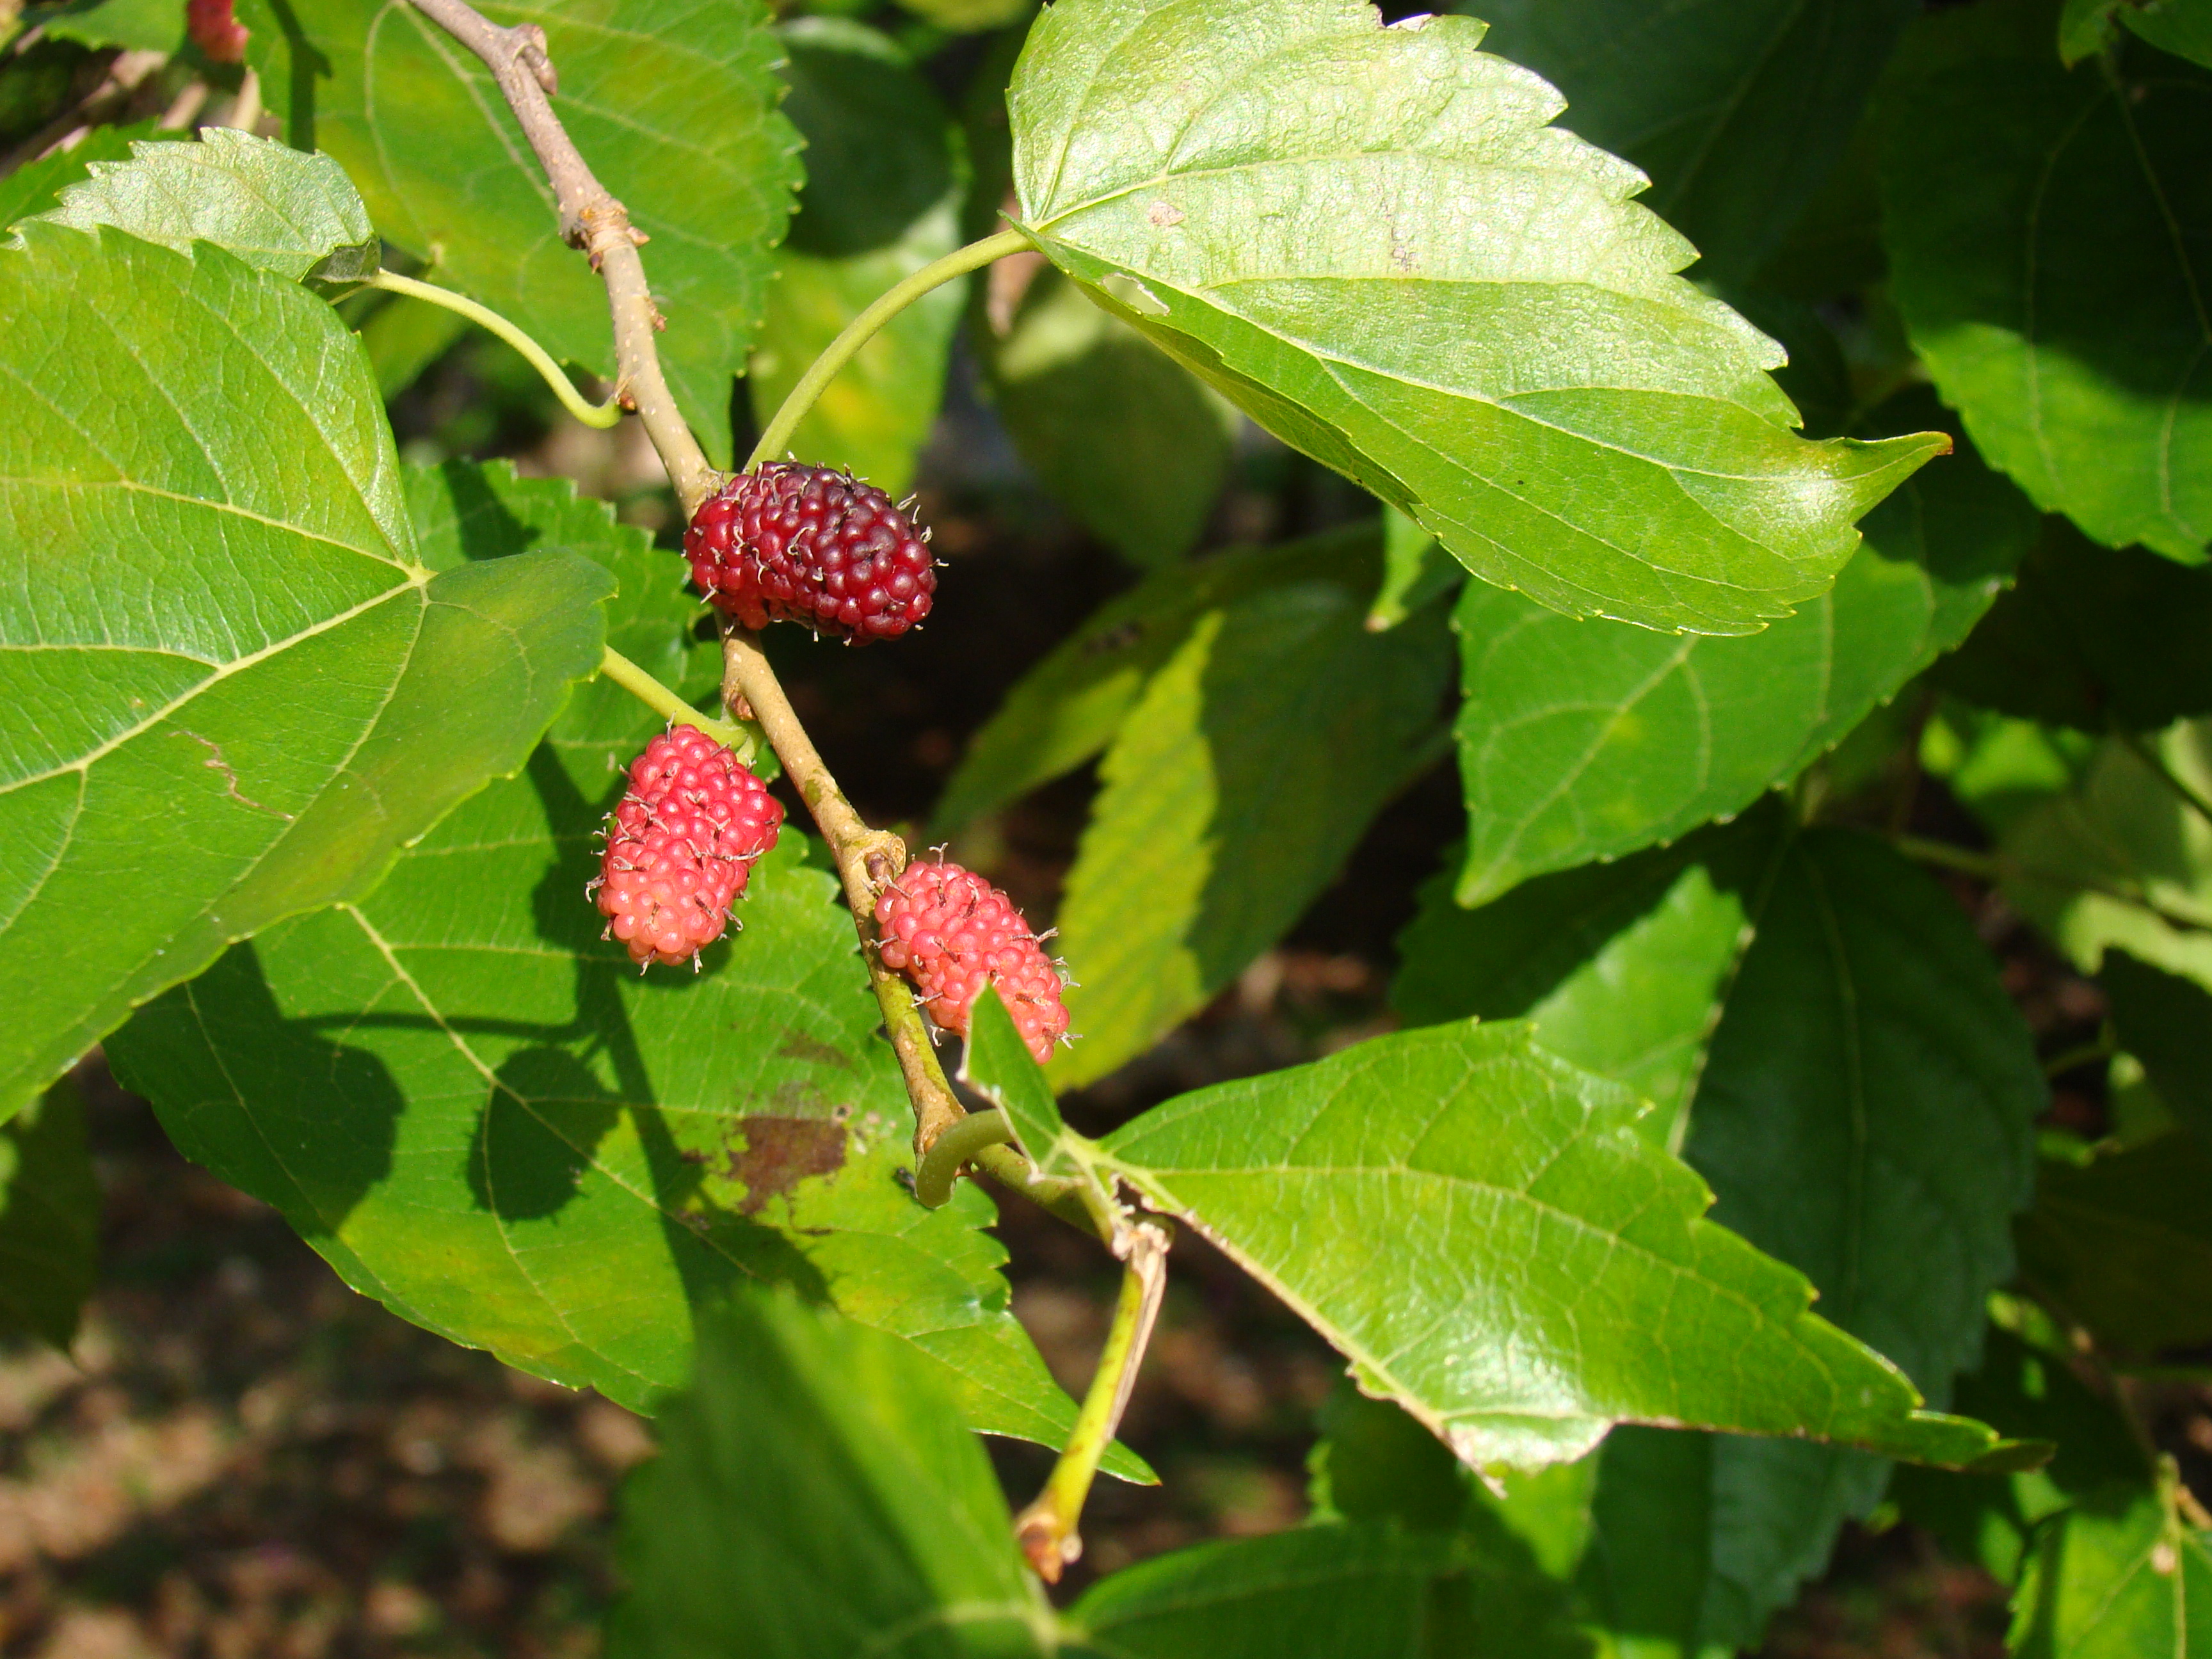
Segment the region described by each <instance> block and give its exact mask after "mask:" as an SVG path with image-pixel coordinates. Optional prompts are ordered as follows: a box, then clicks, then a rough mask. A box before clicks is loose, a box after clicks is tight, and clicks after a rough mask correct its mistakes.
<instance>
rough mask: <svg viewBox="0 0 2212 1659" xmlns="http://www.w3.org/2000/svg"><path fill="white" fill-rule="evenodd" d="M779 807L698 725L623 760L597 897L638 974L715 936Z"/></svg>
mask: <svg viewBox="0 0 2212 1659" xmlns="http://www.w3.org/2000/svg"><path fill="white" fill-rule="evenodd" d="M782 823H783V807H782V805H781V803H779V802H778V801H777V800H776V799H775V798H774V797H773V796H771V795H770V794H769V793H768V790H767V789H766V787H763V784H762V783H761V781H760V780H759V779H758V778H757V777H755V776H754V775H752V773H751V772H750V770H748V769H747V768H746V767H745V765H744V763H743V762H742V761H740V760H738V757H737V756H736V755H735V754H734V753H732V751H731V750H727V749H725V748H723V747H722V745H721V744H719V743H716V742H715V741H714V739H713V738H710V737H708V735H707V734H706V733H705V732H702V731H700V730H698V729H697V728H696V726H677V727H675V728H674V729H673V730H671V731H670V732H667V733H666V734H665V735H664V736H661V737H658V738H654V739H653V742H652V743H651V744H649V745H647V749H646V751H645V752H644V753H643V754H642V755H640V756H639V757H637V758H636V759H635V761H632V762H631V763H630V768H629V789H628V790H626V791H625V792H624V793H623V798H622V802H621V804H620V805H617V807H616V808H615V810H614V811H612V812H611V813H610V814H608V816H607V828H606V836H607V850H606V853H605V857H604V858H603V859H602V860H601V862H600V865H599V879H598V880H596V881H594V882H592V884H591V886H590V887H589V888H588V889H586V891H588V892H590V893H592V894H593V895H595V896H597V899H598V902H599V913H600V914H601V915H604V916H605V917H606V919H607V930H606V933H605V935H603V937H605V938H608V939H620V940H621V941H622V942H623V945H624V946H625V947H626V948H627V949H628V950H629V955H630V960H631V961H633V962H635V963H637V964H638V965H639V966H640V967H641V968H642V967H643V966H644V965H645V964H646V963H652V962H665V963H670V964H671V965H674V964H678V963H683V962H684V961H686V960H690V961H691V962H692V963H693V964H694V965H695V966H696V963H697V957H698V952H699V951H701V950H702V948H703V947H705V946H707V945H712V944H713V943H714V941H715V940H716V939H720V938H721V936H722V930H723V928H724V927H725V926H726V925H727V923H728V921H729V919H730V904H731V902H732V900H733V899H735V898H736V897H737V896H738V894H740V893H742V892H744V890H745V882H746V880H747V879H748V878H750V876H751V874H752V866H753V860H755V859H757V858H758V857H760V855H761V854H763V853H765V852H767V851H768V850H769V848H771V847H773V846H775V836H776V831H777V830H778V829H780V828H781V826H782Z"/></svg>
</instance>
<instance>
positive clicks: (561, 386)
mask: <svg viewBox="0 0 2212 1659" xmlns="http://www.w3.org/2000/svg"><path fill="white" fill-rule="evenodd" d="M362 283H364V284H365V285H366V286H368V287H369V288H380V289H384V290H385V291H386V293H389V294H404V295H406V296H407V297H408V298H409V299H410V300H423V301H428V302H429V303H430V304H432V305H434V306H441V307H444V308H445V309H446V310H447V311H451V312H454V313H459V315H461V316H463V317H465V318H467V319H469V320H470V321H471V322H472V323H475V324H477V325H480V326H482V327H483V328H487V329H489V330H490V331H492V332H493V333H494V334H496V335H498V336H499V337H500V338H501V339H502V340H504V341H506V342H507V344H509V345H511V346H513V348H514V349H516V350H517V351H519V352H520V353H521V354H522V355H523V356H524V357H526V358H527V359H528V360H529V362H530V366H531V367H532V368H534V369H536V370H537V371H538V374H541V375H542V376H544V380H545V384H546V385H547V386H550V387H552V388H553V395H554V396H555V397H556V398H559V399H560V400H561V407H562V408H563V409H565V410H568V412H569V413H570V414H571V415H574V416H575V417H576V418H577V419H578V420H580V421H581V422H583V423H584V424H585V425H586V426H591V427H597V428H599V430H601V431H603V432H604V431H605V430H606V429H607V428H609V427H611V426H613V425H614V424H616V423H617V422H619V421H620V420H621V419H622V416H623V412H622V405H621V404H619V403H617V401H616V400H615V399H614V398H608V399H607V401H606V402H605V403H603V404H592V403H586V402H585V401H584V397H583V394H582V393H581V392H578V391H577V390H576V388H575V386H574V385H573V384H572V383H571V382H570V380H569V379H568V375H567V374H565V373H563V372H562V368H561V365H560V364H558V363H556V362H554V361H553V355H552V353H550V352H549V351H547V350H546V349H545V348H544V346H542V345H540V344H538V342H537V341H535V340H533V339H532V338H531V337H529V336H528V335H527V334H525V333H524V332H523V331H521V330H520V329H519V328H517V327H516V326H515V325H513V323H510V322H509V321H507V319H506V318H504V317H502V316H501V315H500V314H499V313H497V312H496V311H494V310H492V309H491V307H489V306H480V305H478V304H477V302H476V301H474V300H471V299H470V298H469V297H468V296H467V295H465V294H456V293H454V292H453V290H452V289H446V288H439V287H437V286H436V285H435V283H418V282H416V280H415V279H414V278H413V277H412V276H398V275H397V274H396V273H394V272H392V271H389V270H380V271H378V272H376V273H375V274H374V276H365V277H363V278H362Z"/></svg>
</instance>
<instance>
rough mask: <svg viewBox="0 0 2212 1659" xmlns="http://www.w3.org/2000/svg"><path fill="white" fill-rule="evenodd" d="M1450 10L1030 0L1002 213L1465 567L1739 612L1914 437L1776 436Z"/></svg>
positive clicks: (1681, 259)
mask: <svg viewBox="0 0 2212 1659" xmlns="http://www.w3.org/2000/svg"><path fill="white" fill-rule="evenodd" d="M1481 38H1482V26H1481V25H1480V24H1479V23H1476V22H1474V21H1472V20H1469V19H1466V18H1456V17H1437V18H1413V19H1408V20H1407V21H1404V22H1401V23H1399V24H1395V25H1393V26H1390V27H1383V25H1382V23H1381V22H1380V21H1379V19H1378V18H1377V17H1376V14H1375V13H1374V11H1373V10H1372V9H1370V7H1368V6H1367V5H1365V4H1364V3H1358V0H1239V3H1237V4H1236V5H1234V6H1232V7H1231V8H1230V9H1227V10H1226V11H1224V10H1223V9H1220V8H1218V7H1211V8H1199V7H1193V6H1188V5H1184V4H1178V3H1175V0H1061V3H1060V4H1057V5H1054V7H1052V8H1051V9H1048V11H1046V12H1045V13H1044V14H1043V15H1042V16H1041V17H1040V18H1039V20H1038V21H1037V23H1036V27H1035V28H1034V29H1033V30H1032V31H1031V33H1030V40H1029V44H1028V46H1027V47H1026V48H1025V50H1024V53H1023V56H1022V60H1021V63H1020V64H1019V66H1018V69H1017V70H1016V73H1015V76H1014V80H1013V83H1012V88H1010V91H1009V94H1008V99H1009V107H1010V109H1011V111H1012V121H1013V131H1014V171H1015V179H1016V184H1017V187H1018V197H1019V202H1020V210H1021V222H1022V224H1023V227H1024V229H1025V230H1026V231H1027V232H1028V234H1030V236H1031V237H1032V238H1033V239H1034V240H1036V244H1037V246H1040V247H1041V248H1042V249H1043V250H1044V251H1045V252H1046V253H1047V254H1048V256H1049V257H1050V258H1052V259H1053V261H1054V264H1058V265H1059V266H1060V268H1061V269H1062V270H1066V272H1068V274H1070V275H1071V276H1074V277H1076V278H1077V279H1078V280H1079V281H1080V282H1082V283H1085V285H1086V288H1087V289H1088V291H1089V292H1090V293H1091V297H1093V298H1094V299H1096V300H1097V301H1099V302H1100V303H1102V304H1103V305H1105V306H1107V307H1109V309H1111V310H1112V311H1113V312H1115V314H1116V315H1118V316H1120V317H1121V318H1122V319H1123V320H1125V321H1127V322H1128V323H1129V324H1130V325H1133V327H1135V328H1137V329H1138V330H1139V331H1141V332H1143V333H1144V334H1146V336H1147V337H1150V338H1151V339H1152V341H1153V343H1155V344H1158V345H1159V346H1161V347H1163V348H1164V349H1166V350H1168V351H1169V352H1170V354H1171V355H1173V356H1176V357H1178V358H1180V359H1181V360H1182V362H1184V363H1185V364H1186V365H1188V367H1189V368H1192V369H1194V371H1195V372H1196V373H1198V374H1200V376H1201V377H1202V378H1204V379H1206V380H1208V381H1210V382H1211V383H1212V385H1214V386H1216V387H1217V388H1218V389H1219V390H1220V391H1222V392H1225V394H1227V395H1228V397H1229V398H1231V400H1232V401H1234V402H1235V403H1237V404H1238V406H1239V407H1241V408H1243V410H1245V412H1246V413H1248V414H1249V415H1251V416H1253V418H1255V420H1257V421H1259V422H1260V423H1261V425H1263V426H1266V427H1267V428H1269V429H1270V430H1271V431H1273V432H1274V433H1275V434H1276V435H1278V436H1279V437H1281V438H1283V439H1284V440H1285V441H1286V442H1289V443H1290V444H1291V445H1292V446H1294V447H1297V448H1299V449H1302V450H1304V452H1305V453H1308V454H1310V455H1312V456H1313V457H1315V458H1316V459H1318V460H1320V461H1322V462H1323V463H1325V464H1326V465H1329V466H1332V467H1334V468H1335V469H1336V470H1337V471H1340V472H1343V473H1345V474H1346V476H1348V477H1352V479H1354V480H1355V481H1356V482H1358V483H1360V484H1362V485H1363V486H1364V487H1365V488H1366V489H1369V490H1370V491H1371V492H1372V493H1374V494H1375V495H1379V496H1381V497H1382V498H1383V500H1384V501H1387V502H1388V503H1389V504H1390V505H1392V506H1394V507H1398V508H1400V509H1401V510H1402V511H1404V512H1406V513H1408V514H1410V515H1411V516H1412V517H1413V518H1414V519H1415V520H1418V521H1419V523H1420V524H1421V525H1422V526H1424V527H1425V528H1426V529H1428V530H1429V531H1430V532H1431V533H1433V534H1434V535H1436V536H1437V538H1438V539H1440V540H1441V541H1442V542H1443V544H1444V546H1445V547H1446V548H1447V549H1448V550H1449V551H1450V552H1451V553H1452V554H1453V555H1454V556H1455V557H1457V558H1458V559H1459V560H1460V561H1461V562H1463V563H1464V564H1466V565H1467V567H1468V568H1469V569H1470V570H1472V571H1474V573H1475V574H1477V575H1479V576H1481V577H1483V578H1484V579H1485V580H1488V581H1491V582H1493V583H1496V584H1498V586H1507V587H1516V588H1519V589H1521V590H1522V591H1524V592H1527V593H1528V594H1529V595H1530V596H1531V597H1532V598H1534V599H1537V600H1539V601H1540V602H1541V603H1542V604H1544V605H1549V606H1552V607H1553V608H1555V609H1557V610H1559V611H1565V612H1566V613H1568V614H1570V615H1573V616H1602V617H1619V618H1621V619H1623V620H1626V621H1632V622H1637V623H1643V624H1644V625H1646V626H1649V627H1652V628H1659V629H1693V630H1697V631H1700V632H1707V633H1721V634H1745V633H1752V632H1755V631H1757V629H1759V626H1760V624H1761V623H1765V622H1766V621H1768V620H1770V619H1771V618H1774V617H1783V616H1787V615H1788V614H1790V611H1791V609H1792V608H1793V607H1794V606H1796V605H1798V604H1800V603H1802V601H1804V600H1806V599H1811V598H1813V597H1814V596H1815V595H1816V594H1818V593H1820V592H1821V591H1822V590H1824V589H1825V588H1826V586H1828V584H1829V583H1830V582H1831V581H1832V580H1833V579H1834V577H1835V574H1836V572H1837V571H1838V569H1840V568H1842V566H1843V565H1844V562H1845V561H1846V560H1847V559H1848V558H1849V557H1850V554H1851V551H1852V549H1853V548H1854V547H1855V546H1856V545H1857V535H1856V533H1855V532H1853V530H1852V529H1851V525H1852V523H1853V521H1854V520H1857V518H1858V517H1859V516H1860V515H1861V514H1862V513H1865V512H1866V511H1867V510H1868V509H1869V508H1870V507H1873V506H1874V505H1875V503H1876V502H1877V501H1880V500H1881V498H1882V497H1883V496H1884V495H1887V494H1888V493H1889V491H1890V490H1892V489H1895V488H1896V486H1897V485H1898V484H1899V483H1902V482H1903V481H1904V479H1905V477H1906V476H1907V475H1908V474H1910V473H1911V471H1913V470H1914V468H1916V467H1917V466H1918V465H1920V464H1921V463H1922V462H1923V461H1925V460H1926V459H1928V458H1929V456H1931V455H1934V454H1936V453H1940V452H1941V451H1942V449H1943V448H1944V447H1946V443H1945V441H1944V440H1943V439H1942V437H1941V436H1940V435H1919V436H1915V437H1905V438H1897V439H1892V440H1887V441H1883V442H1881V443H1876V444H1863V443H1857V442H1853V441H1846V440H1834V441H1828V442H1825V443H1809V442H1808V441H1805V440H1803V439H1802V438H1800V437H1799V436H1798V435H1796V433H1795V432H1794V431H1793V430H1792V428H1794V427H1795V425H1796V410H1794V409H1793V408H1792V407H1791V406H1790V402H1789V400H1788V399H1787V398H1784V396H1783V394H1782V392H1780V390H1779V389H1778V387H1777V386H1775V384H1774V382H1773V381H1772V380H1771V379H1769V378H1768V375H1767V373H1766V371H1767V370H1769V369H1771V368H1775V367H1776V366H1777V365H1778V363H1779V362H1781V355H1780V351H1779V349H1778V348H1777V347H1776V346H1775V345H1774V344H1773V343H1772V342H1771V341H1770V340H1768V339H1767V338H1766V337H1765V336H1763V335H1761V334H1760V333H1759V331H1757V330H1755V329H1753V327H1752V326H1751V325H1749V324H1747V323H1746V322H1745V321H1744V320H1743V319H1741V317H1738V316H1737V315H1736V314H1735V313H1734V312H1732V311H1730V310H1729V309H1728V307H1726V306H1724V305H1723V304H1721V303H1720V302H1719V301H1716V300H1713V299H1711V298H1709V297H1708V296H1706V295H1704V294H1702V293H1700V292H1699V291H1698V290H1697V289H1694V288H1692V286H1690V284H1689V283H1686V282H1685V281H1683V280H1682V279H1681V278H1680V276H1677V275H1675V273H1676V272H1677V271H1679V270H1680V269H1681V268H1682V267H1683V266H1684V265H1686V264H1688V263H1689V261H1690V259H1691V258H1692V248H1691V247H1690V245H1689V244H1688V243H1687V242H1686V241H1685V240H1682V238H1681V237H1680V236H1679V235H1677V234H1675V233H1674V232H1673V231H1671V230H1669V229H1668V228H1667V227H1666V226H1665V225H1664V224H1663V223H1662V222H1661V221H1660V220H1659V219H1658V218H1656V216H1654V215H1652V214H1651V213H1650V211H1649V210H1647V209H1645V208H1644V207H1641V206H1639V205H1638V204H1635V203H1633V202H1632V200H1631V199H1630V198H1631V197H1633V196H1634V195H1635V194H1636V193H1637V192H1638V191H1639V190H1641V189H1642V188H1643V187H1644V178H1643V176H1642V175H1641V174H1640V173H1638V172H1637V171H1636V170H1635V169H1634V168H1633V167H1629V166H1628V165H1626V163H1624V162H1621V161H1617V160H1615V159H1614V158H1613V157H1612V156H1609V155H1606V154H1605V153H1604V152H1603V151H1601V150H1599V149H1595V148H1593V147H1592V146H1590V145H1588V144H1585V143H1583V142H1581V141H1580V140H1578V139H1577V138H1575V137H1572V136H1571V135H1570V134H1569V133H1567V132H1565V131H1561V130H1560V129H1559V128H1557V127H1555V126H1551V125H1547V123H1548V122H1550V121H1551V119H1552V118H1553V117H1554V116H1556V115H1558V114H1559V112H1560V110H1561V108H1562V103H1561V100H1560V99H1559V96H1558V94H1556V93H1554V92H1553V90H1552V89H1551V88H1549V87H1548V86H1547V85H1546V84H1545V83H1544V82H1542V81H1541V80H1539V79H1538V78H1537V77H1536V76H1534V75H1531V74H1529V73H1528V71H1526V70H1520V69H1517V68H1516V67H1514V66H1513V65H1512V64H1508V63H1506V62H1505V61H1504V59H1503V58H1496V57H1492V56H1490V55H1488V54H1486V53H1483V52H1479V51H1477V50H1476V46H1477V44H1478V43H1479V42H1480V40H1481Z"/></svg>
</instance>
